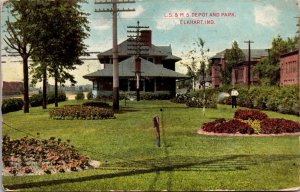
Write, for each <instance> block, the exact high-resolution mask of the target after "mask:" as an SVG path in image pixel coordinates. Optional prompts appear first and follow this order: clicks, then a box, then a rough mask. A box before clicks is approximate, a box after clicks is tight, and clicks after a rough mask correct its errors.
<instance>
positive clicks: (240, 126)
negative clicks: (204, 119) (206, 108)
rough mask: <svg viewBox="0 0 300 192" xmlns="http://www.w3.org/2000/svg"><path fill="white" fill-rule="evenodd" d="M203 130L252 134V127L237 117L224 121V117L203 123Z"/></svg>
mask: <svg viewBox="0 0 300 192" xmlns="http://www.w3.org/2000/svg"><path fill="white" fill-rule="evenodd" d="M202 129H203V130H204V131H207V132H215V133H241V134H253V133H254V129H253V128H252V127H251V126H250V125H248V124H247V123H244V122H242V121H240V120H238V119H232V120H229V121H225V120H224V119H217V120H215V121H213V122H210V123H205V124H204V125H203V127H202Z"/></svg>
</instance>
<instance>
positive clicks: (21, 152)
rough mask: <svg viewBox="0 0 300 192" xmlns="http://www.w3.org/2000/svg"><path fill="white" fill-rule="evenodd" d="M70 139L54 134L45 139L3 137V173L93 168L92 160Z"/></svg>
mask: <svg viewBox="0 0 300 192" xmlns="http://www.w3.org/2000/svg"><path fill="white" fill-rule="evenodd" d="M69 142H70V141H67V142H63V141H61V139H57V140H56V139H55V138H54V137H52V138H50V139H47V140H46V139H45V140H39V139H34V138H28V137H24V138H21V139H17V140H10V137H9V136H4V137H3V144H2V155H3V156H2V167H3V170H2V175H8V176H9V175H10V176H16V175H37V174H38V175H40V174H52V173H58V172H61V173H63V172H75V171H80V170H84V169H88V168H93V166H92V162H93V161H92V160H90V159H89V158H88V157H87V156H84V155H80V154H79V153H78V151H77V150H76V149H75V148H74V146H70V145H69Z"/></svg>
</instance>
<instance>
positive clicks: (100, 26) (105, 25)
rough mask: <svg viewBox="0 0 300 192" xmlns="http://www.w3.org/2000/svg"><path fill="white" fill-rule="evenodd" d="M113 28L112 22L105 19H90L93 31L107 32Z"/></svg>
mask: <svg viewBox="0 0 300 192" xmlns="http://www.w3.org/2000/svg"><path fill="white" fill-rule="evenodd" d="M111 26H112V24H111V20H108V19H105V18H98V19H90V27H91V29H92V30H93V29H94V30H107V29H110V28H111Z"/></svg>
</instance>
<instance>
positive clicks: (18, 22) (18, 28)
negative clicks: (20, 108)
mask: <svg viewBox="0 0 300 192" xmlns="http://www.w3.org/2000/svg"><path fill="white" fill-rule="evenodd" d="M9 3H10V6H11V7H12V10H11V13H12V16H13V21H10V20H8V21H6V25H7V33H8V34H7V35H6V36H5V38H4V41H5V42H6V44H7V45H8V46H9V47H10V48H12V49H14V50H16V51H17V52H18V53H19V55H20V56H21V57H22V62H23V83H24V93H23V94H24V113H28V112H29V75H28V59H29V57H30V56H31V54H32V53H33V47H32V46H31V44H30V42H31V41H32V40H33V39H34V38H35V31H36V30H37V26H36V25H35V24H34V21H35V19H36V14H37V12H35V11H33V10H34V7H33V6H34V5H33V4H32V3H31V1H30V0H22V1H18V0H11V1H10V2H9Z"/></svg>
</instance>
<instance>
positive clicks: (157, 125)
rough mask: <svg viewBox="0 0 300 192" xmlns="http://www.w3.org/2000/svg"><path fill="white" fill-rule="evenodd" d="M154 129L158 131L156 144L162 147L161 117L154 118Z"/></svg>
mask: <svg viewBox="0 0 300 192" xmlns="http://www.w3.org/2000/svg"><path fill="white" fill-rule="evenodd" d="M153 128H155V130H156V144H157V147H160V130H159V117H158V115H156V116H154V117H153Z"/></svg>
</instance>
